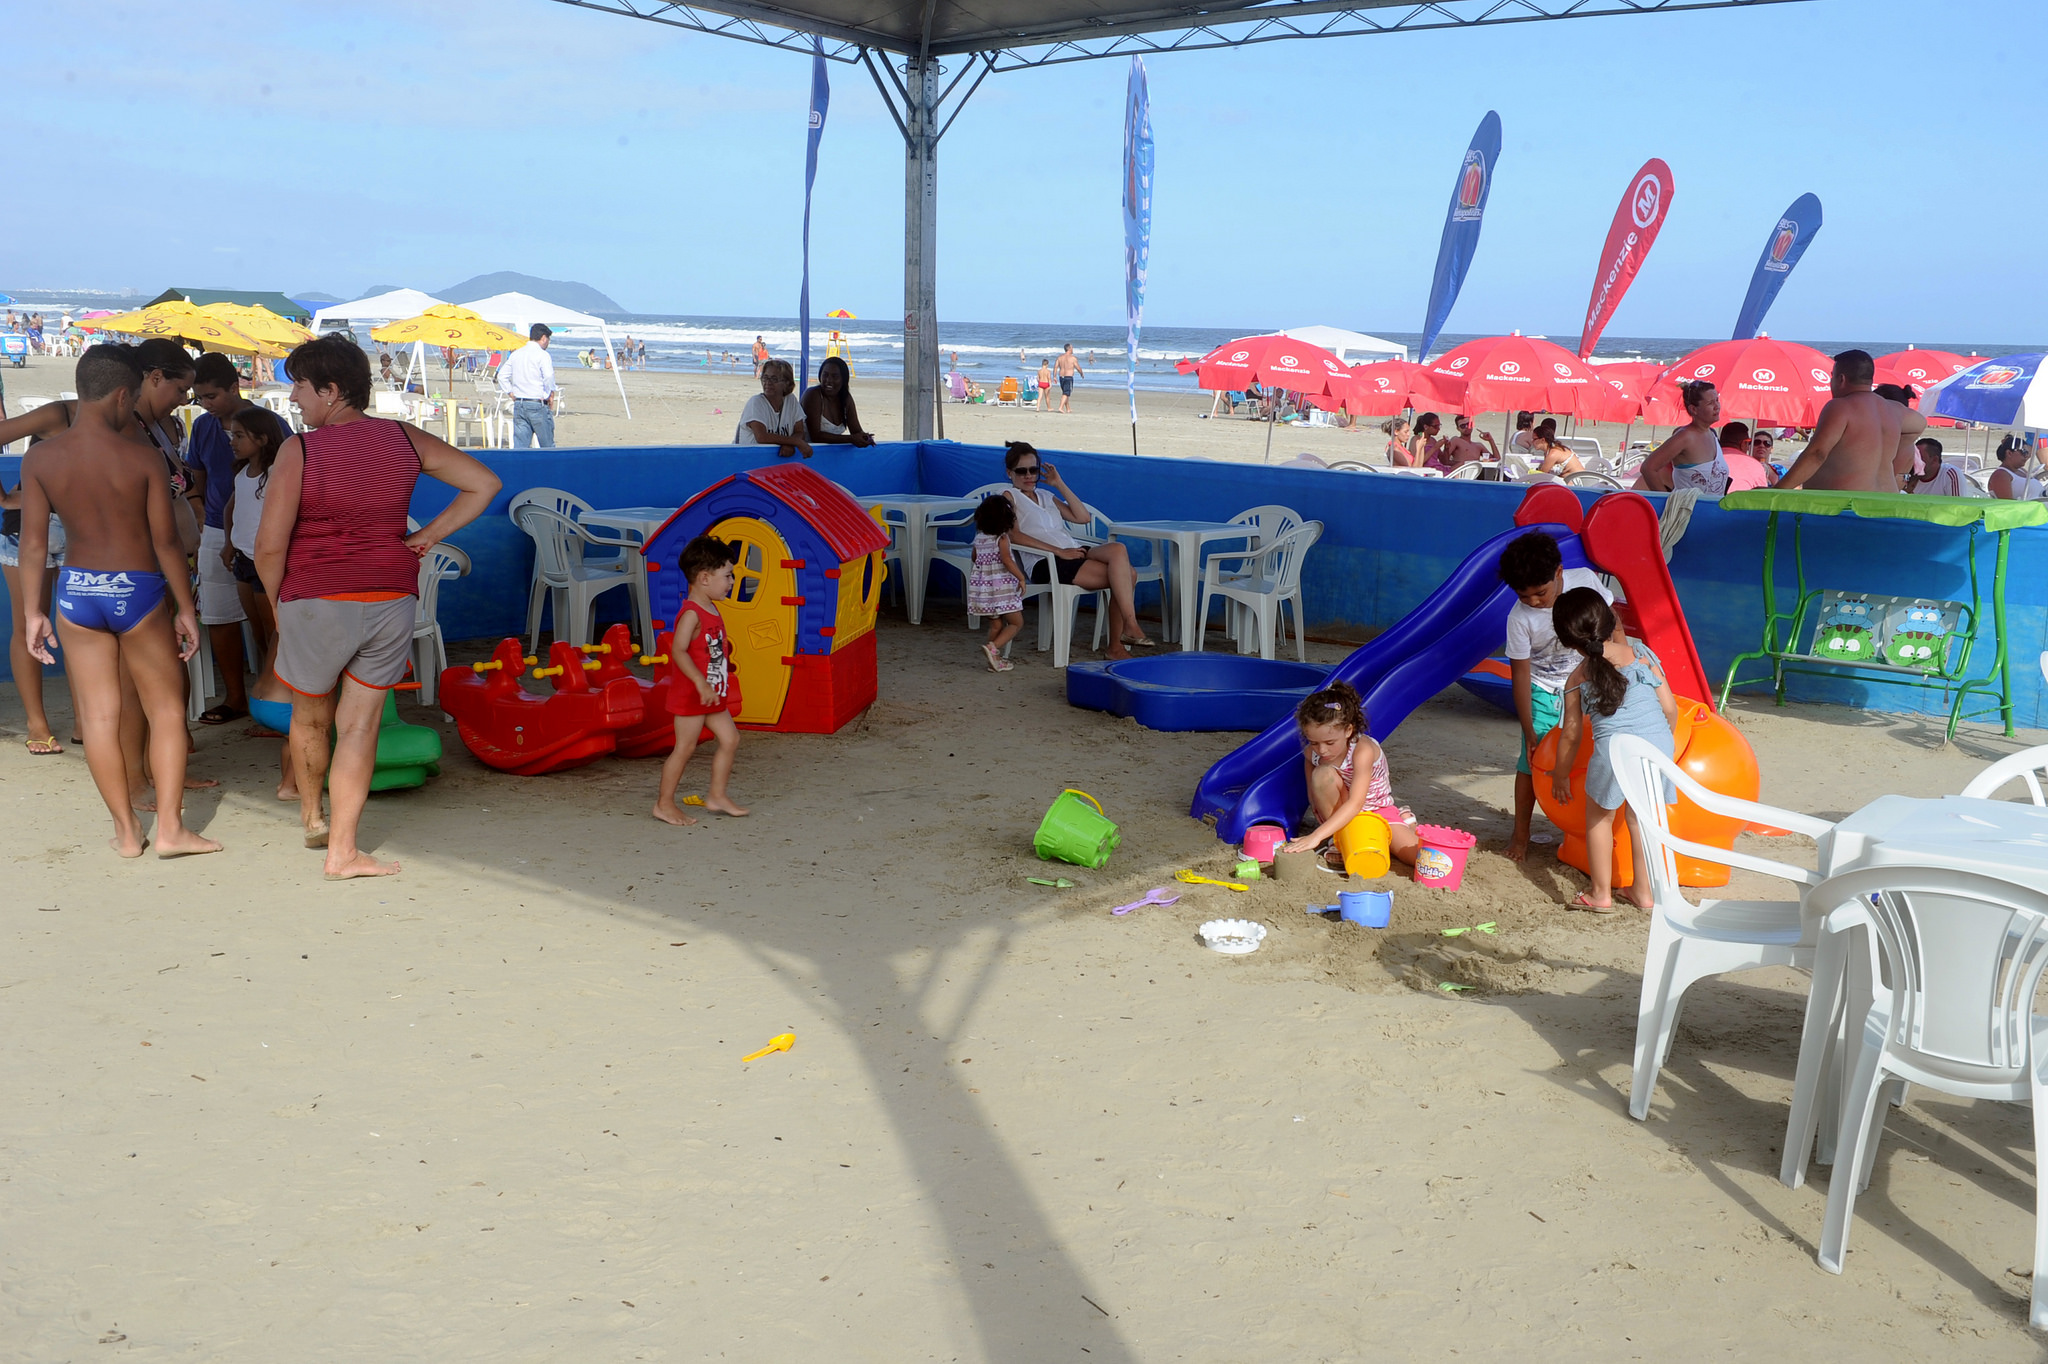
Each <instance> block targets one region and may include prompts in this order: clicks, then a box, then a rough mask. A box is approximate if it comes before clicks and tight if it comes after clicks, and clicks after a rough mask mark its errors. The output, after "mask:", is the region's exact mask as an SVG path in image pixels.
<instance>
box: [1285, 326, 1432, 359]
mask: <svg viewBox="0 0 2048 1364" xmlns="http://www.w3.org/2000/svg"><path fill="white" fill-rule="evenodd" d="M1280 335H1282V336H1288V337H1292V338H1293V339H1295V340H1296V341H1306V342H1308V343H1309V344H1310V345H1311V346H1321V347H1322V348H1323V349H1324V350H1326V351H1328V352H1330V353H1331V354H1332V355H1334V356H1336V357H1337V358H1338V359H1339V360H1342V361H1343V362H1344V363H1345V364H1347V365H1355V364H1357V363H1359V362H1358V361H1356V360H1353V359H1352V358H1351V357H1352V355H1353V354H1358V355H1365V356H1370V357H1371V358H1372V359H1375V360H1379V359H1384V358H1385V357H1387V356H1392V357H1393V358H1394V359H1396V360H1406V359H1407V358H1408V348H1407V347H1406V346H1404V345H1402V344H1401V343H1400V342H1398V341H1382V340H1381V339H1380V338H1379V337H1377V336H1367V335H1366V334H1365V333H1364V332H1352V331H1346V330H1344V328H1342V327H1283V328H1281V330H1280Z"/></svg>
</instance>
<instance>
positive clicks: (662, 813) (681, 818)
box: [654, 800, 697, 828]
mask: <svg viewBox="0 0 2048 1364" xmlns="http://www.w3.org/2000/svg"><path fill="white" fill-rule="evenodd" d="M654 817H655V818H656V819H658V820H660V821H661V822H662V823H663V824H673V825H676V826H677V827H678V828H686V827H688V826H689V825H692V824H695V823H696V822H697V821H696V820H695V819H694V818H692V817H691V816H689V815H686V814H684V813H683V812H682V810H681V808H680V807H678V806H677V805H676V803H675V802H674V801H672V800H658V801H656V802H654Z"/></svg>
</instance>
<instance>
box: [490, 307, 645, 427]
mask: <svg viewBox="0 0 2048 1364" xmlns="http://www.w3.org/2000/svg"><path fill="white" fill-rule="evenodd" d="M461 306H463V307H465V308H467V309H469V310H470V311H471V312H473V313H475V314H476V315H477V316H478V317H481V318H482V319H483V320H484V321H486V322H495V323H497V324H498V325H499V326H501V327H510V328H512V329H513V330H514V331H521V332H523V331H526V330H527V329H528V328H530V327H531V326H533V324H534V323H536V322H539V323H542V324H544V325H546V326H548V327H595V328H597V334H598V335H599V336H601V337H603V338H604V356H605V361H606V362H607V363H608V364H610V365H611V368H612V380H613V382H615V383H616V384H617V385H618V386H619V406H621V407H623V408H625V409H626V420H627V421H631V420H633V404H632V403H631V402H629V401H628V400H627V398H626V376H625V372H624V371H623V370H622V369H621V368H620V367H619V358H618V355H617V353H616V352H615V351H614V350H613V349H612V332H611V328H610V327H609V326H608V325H607V324H606V323H605V320H604V319H603V318H601V317H597V316H595V315H593V314H591V313H579V312H577V311H576V310H575V309H574V308H564V307H563V306H562V305H560V304H559V303H550V302H548V301H547V300H546V299H544V298H535V297H534V296H533V295H532V294H522V293H519V292H518V291H516V290H515V291H513V292H511V293H504V294H492V295H491V296H490V297H489V298H480V299H478V300H476V301H475V302H474V303H465V304H463V305H461Z"/></svg>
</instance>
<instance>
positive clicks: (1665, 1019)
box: [1608, 734, 1834, 1120]
mask: <svg viewBox="0 0 2048 1364" xmlns="http://www.w3.org/2000/svg"><path fill="white" fill-rule="evenodd" d="M1608 751H1609V754H1610V755H1611V760H1612V762H1613V764H1614V775H1615V778H1616V779H1617V780H1618V781H1619V782H1620V783H1621V790H1622V794H1623V796H1624V797H1625V798H1626V799H1627V801H1628V808H1629V809H1631V810H1633V811H1634V812H1635V816H1636V825H1637V827H1638V828H1640V829H1641V830H1642V832H1643V844H1644V848H1643V851H1644V861H1645V862H1646V863H1647V864H1648V866H1649V874H1650V895H1651V898H1652V900H1653V901H1654V908H1652V909H1651V911H1650V914H1651V919H1650V942H1649V947H1648V949H1647V950H1646V951H1645V952H1644V953H1643V993H1642V1000H1641V1002H1640V1004H1639V1005H1638V1006H1637V1009H1636V1054H1635V1070H1634V1073H1633V1074H1632V1075H1631V1077H1630V1079H1629V1089H1628V1111H1629V1116H1630V1117H1632V1118H1636V1119H1638V1120H1640V1119H1642V1118H1646V1117H1648V1116H1649V1112H1650V1096H1651V1094H1652V1093H1653V1092H1654V1091H1655V1089H1656V1087H1657V1072H1658V1071H1660V1070H1662V1069H1663V1068H1664V1063H1665V1061H1666V1060H1668V1059H1669V1058H1670V1055H1671V1037H1672V1034H1673V1033H1674V1032H1675V1031H1676V1030H1677V1027H1678V1014H1679V1010H1680V1009H1681V1008H1683V1007H1684V1004H1685V992H1686V991H1687V990H1688V989H1690V988H1691V987H1692V985H1693V984H1694V983H1695V982H1697V981H1699V980H1702V979H1704V978H1706V977H1707V976H1718V975H1722V974H1725V973H1727V972H1729V971H1753V970H1755V969H1756V968H1757V967H1760V966H1804V965H1808V964H1810V963H1811V962H1812V961H1813V951H1814V944H1815V942H1817V941H1818V939H1819V934H1820V920H1819V917H1818V915H1817V914H1814V913H1808V912H1807V911H1805V910H1804V909H1803V908H1802V906H1801V903H1800V901H1798V900H1702V901H1701V902H1700V903H1699V904H1698V905H1694V904H1692V903H1691V902H1690V901H1688V900H1687V899H1686V898H1685V897H1684V896H1683V895H1682V894H1680V893H1679V889H1678V866H1677V862H1676V860H1675V856H1674V855H1675V854H1677V853H1684V854H1685V855H1686V856H1688V857H1696V858H1699V859H1700V860H1701V861H1704V862H1717V863H1719V864H1721V865H1722V866H1726V867H1740V868H1742V869H1744V870H1745V871H1758V872H1762V873H1764V874H1765V875H1766V876H1775V877H1777V878H1778V879H1780V880H1783V881H1791V882H1795V883H1796V884H1799V885H1802V886H1813V885H1818V884H1819V883H1820V880H1821V876H1820V873H1819V872H1815V871H1809V870H1807V869H1806V868H1805V867H1795V866H1792V865H1791V864H1790V863H1786V862H1774V861H1772V860H1771V859H1770V858H1767V857H1758V856H1756V855H1755V854H1753V853H1745V852H1735V851H1732V850H1730V849H1726V848H1711V847H1708V846H1707V845H1706V844H1704V843H1695V842H1693V841H1692V840H1690V839H1686V838H1680V837H1679V836H1678V835H1676V834H1674V833H1672V832H1671V811H1670V807H1668V806H1667V805H1665V803H1664V800H1663V794H1664V787H1663V782H1664V781H1665V780H1668V781H1670V782H1671V783H1672V784H1673V785H1675V786H1676V787H1677V788H1678V789H1679V790H1680V791H1682V792H1683V793H1684V794H1685V795H1686V796H1687V797H1689V798H1690V799H1691V800H1692V801H1693V803H1694V804H1696V805H1698V806H1700V807H1701V808H1702V809H1704V810H1706V811H1708V812H1709V813H1711V814H1716V815H1727V816H1731V817H1733V818H1736V819H1740V820H1742V821H1743V822H1744V823H1747V824H1761V825H1764V826H1766V827H1769V828H1778V829H1789V830H1791V831H1792V832H1794V833H1802V834H1806V835H1808V836H1809V837H1812V838H1819V837H1820V836H1821V835H1823V834H1825V833H1827V832H1828V831H1829V830H1830V829H1832V828H1833V827H1834V826H1833V825H1831V824H1829V823H1828V822H1827V821H1826V820H1824V819H1815V818H1813V817H1812V816H1811V815H1802V814H1795V813H1794V812H1792V811H1790V810H1779V809H1774V808H1772V807H1771V806H1768V805H1759V804H1757V803H1756V802H1754V801H1747V800H1741V799H1738V798H1737V797H1735V796H1725V795H1722V794H1721V793H1719V792H1717V791H1709V790H1708V789H1707V788H1706V787H1704V786H1702V785H1700V784H1699V782H1697V781H1695V780H1694V779H1693V778H1692V777H1691V776H1690V775H1689V774H1688V773H1687V772H1685V770H1684V769H1682V768H1680V767H1679V766H1678V764H1676V763H1674V762H1672V761H1671V759H1669V758H1667V757H1665V756H1664V755H1663V754H1662V753H1660V752H1658V751H1657V750H1656V749H1655V748H1653V747H1651V745H1650V742H1649V741H1648V740H1647V739H1643V738H1640V737H1638V736H1637V735H1633V734H1623V735H1618V736H1617V737H1616V738H1615V740H1614V742H1613V744H1612V746H1611V747H1610V748H1609V750H1608Z"/></svg>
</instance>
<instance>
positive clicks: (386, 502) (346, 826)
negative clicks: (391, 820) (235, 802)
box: [255, 336, 499, 881]
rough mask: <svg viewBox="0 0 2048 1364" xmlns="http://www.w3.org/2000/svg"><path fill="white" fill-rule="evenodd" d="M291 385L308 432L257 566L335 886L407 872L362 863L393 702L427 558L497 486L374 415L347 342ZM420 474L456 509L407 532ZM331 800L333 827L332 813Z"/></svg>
mask: <svg viewBox="0 0 2048 1364" xmlns="http://www.w3.org/2000/svg"><path fill="white" fill-rule="evenodd" d="M285 373H287V374H289V375H290V376H291V378H292V401H293V402H294V403H296V404H297V405H298V409H299V413H300V415H301V416H303V417H304V418H305V420H306V426H307V428H308V429H307V431H306V433H305V434H304V435H301V436H294V437H292V438H291V439H290V440H288V441H286V442H285V443H284V445H283V447H282V448H281V449H279V451H278V452H277V460H276V462H275V463H274V464H272V465H271V468H270V483H269V486H268V487H267V489H266V490H265V492H264V495H263V521H262V524H261V525H260V526H259V527H258V529H257V531H256V555H255V558H256V571H257V573H258V574H259V575H260V576H261V577H262V579H263V587H264V590H265V591H266V592H268V593H269V594H270V599H271V603H272V605H273V606H274V607H275V608H276V612H277V636H278V646H277V664H276V672H277V678H278V680H279V681H280V682H282V683H284V684H285V685H286V686H287V687H289V688H291V689H292V691H293V692H294V693H296V695H295V696H294V698H293V701H292V733H291V749H292V766H293V768H294V771H295V775H296V777H297V780H298V786H299V812H300V816H301V818H302V819H303V820H304V822H305V826H306V846H307V847H309V848H325V849H327V879H328V880H330V881H338V880H344V879H346V878H348V877H352V876H389V875H391V874H392V873H393V872H396V871H397V870H398V864H397V863H395V862H379V861H378V860H377V859H375V858H373V857H370V856H368V855H367V854H365V853H364V852H363V851H362V850H361V849H360V848H358V847H357V846H356V832H357V829H358V826H359V825H360V823H361V821H362V814H363V805H364V803H365V802H366V801H367V800H368V799H369V794H370V776H371V774H372V772H373V771H374V769H375V767H376V762H377V728H378V723H379V721H380V720H381V719H382V716H383V711H384V693H385V692H387V691H389V690H390V689H391V688H392V687H395V686H397V685H398V684H399V683H400V682H402V681H403V680H404V679H405V669H406V663H407V660H408V658H409V656H410V654H411V652H412V627H413V617H414V613H415V612H416V610H417V609H418V600H417V597H418V592H419V564H420V557H421V556H422V555H424V554H425V553H426V552H427V551H428V550H429V549H430V548H432V547H433V546H434V544H435V543H436V542H438V541H440V540H444V539H446V538H447V537H448V536H449V535H451V534H453V533H454V532H455V531H457V530H459V529H461V528H462V527H464V526H466V525H468V524H469V523H470V522H472V521H474V520H476V518H477V517H478V516H480V515H482V514H483V511H484V508H485V507H486V506H488V505H489V504H490V500H491V498H492V497H493V496H494V495H496V493H497V491H498V487H499V482H498V476H497V475H496V474H494V473H492V472H491V471H490V470H489V469H488V468H486V467H484V465H483V464H482V463H480V462H479V461H477V460H475V459H472V458H470V457H469V456H468V455H465V454H463V453H462V452H461V451H460V450H458V449H456V448H455V447H454V446H452V445H450V444H449V443H448V442H447V441H444V440H442V439H441V438H440V437H438V436H433V435H429V434H428V433H427V432H425V431H422V430H420V429H419V428H418V427H416V426H412V425H410V424H409V423H406V422H397V421H390V420H387V419H385V418H382V417H369V416H365V415H364V414H363V409H364V408H366V407H368V406H369V405H370V360H369V357H368V356H366V355H364V354H363V352H362V349H361V348H360V347H358V346H357V345H356V344H355V342H354V341H352V340H350V339H349V338H348V337H345V336H323V337H321V338H319V339H318V340H316V341H308V342H306V343H305V344H304V345H302V346H300V347H299V348H298V349H296V350H294V351H293V352H292V353H291V356H290V358H288V359H287V360H286V361H285ZM422 472H424V473H427V474H431V475H432V476H433V477H435V478H437V479H439V480H440V481H441V482H443V483H446V484H448V485H449V486H450V487H452V488H454V489H455V490H456V495H455V500H454V501H452V502H450V503H449V504H448V506H447V508H446V509H445V510H443V511H442V512H441V514H440V515H439V516H436V517H435V518H434V519H433V520H432V521H430V522H428V523H427V524H426V525H425V526H423V527H421V528H420V529H419V530H418V531H416V532H414V533H412V534H407V533H406V527H405V518H406V512H407V510H408V509H409V508H410V507H411V505H412V492H413V485H414V483H416V482H417V481H418V479H419V476H420V474H421V473H422ZM330 726H331V727H332V728H333V730H334V733H335V739H334V746H333V748H332V750H331V751H330V749H329V747H328V738H327V735H328V730H329V728H330ZM330 761H331V767H332V770H331V771H330ZM323 788H328V789H330V792H331V795H332V803H333V820H332V823H331V824H330V823H329V821H328V820H327V819H325V818H324V817H323V816H322V814H321V809H320V793H321V790H322V789H323Z"/></svg>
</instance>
